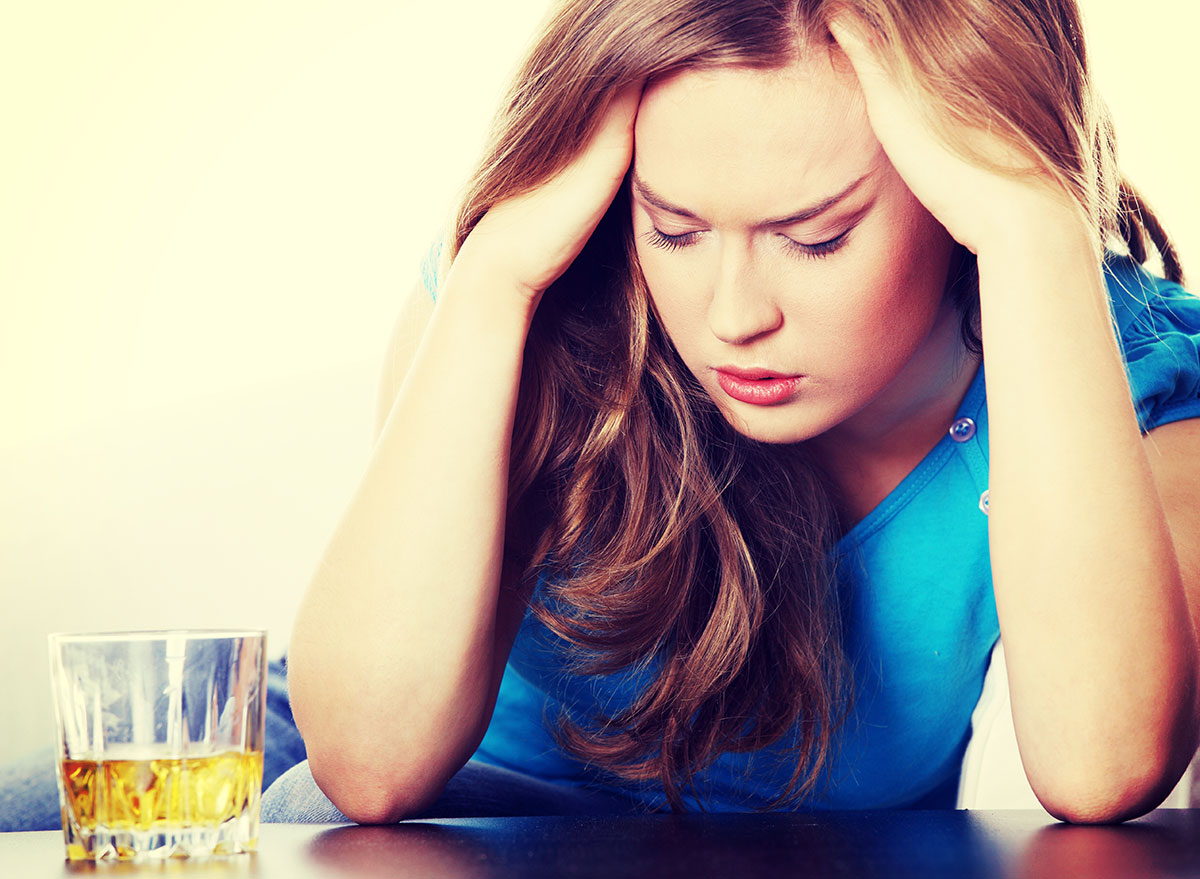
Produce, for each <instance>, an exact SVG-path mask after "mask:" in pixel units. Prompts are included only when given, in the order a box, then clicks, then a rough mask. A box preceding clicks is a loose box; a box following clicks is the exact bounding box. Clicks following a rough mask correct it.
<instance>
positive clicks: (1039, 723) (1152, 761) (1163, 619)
mask: <svg viewBox="0 0 1200 879" xmlns="http://www.w3.org/2000/svg"><path fill="white" fill-rule="evenodd" d="M845 24H846V25H848V26H843V27H835V29H834V30H835V34H836V36H837V39H838V41H839V43H840V44H841V46H842V48H843V49H844V50H845V51H846V53H847V55H848V56H849V57H850V60H851V61H852V63H853V65H854V68H855V71H856V73H857V74H858V77H859V81H860V84H861V85H862V88H863V93H864V97H865V99H866V101H867V107H868V112H869V115H870V118H871V123H872V126H873V128H874V130H875V133H876V135H877V136H878V137H879V140H880V142H881V143H882V144H883V146H884V148H885V150H886V151H887V154H888V157H889V159H891V161H892V164H893V165H895V167H896V169H897V170H898V171H899V172H900V174H901V176H902V177H903V178H904V180H905V182H906V183H907V184H908V186H909V188H910V189H911V190H912V191H913V193H914V194H915V195H916V196H917V197H918V198H919V199H920V200H921V202H922V203H923V204H924V205H925V207H926V208H927V209H928V210H930V212H931V213H933V214H934V216H935V217H937V219H938V220H939V221H941V222H942V224H943V225H944V226H945V227H946V228H947V230H948V231H949V232H950V233H951V235H953V236H954V237H955V239H956V240H958V241H959V242H960V243H962V244H964V245H965V246H967V247H969V248H970V249H971V250H972V251H973V252H974V253H975V254H976V255H977V257H978V263H979V277H980V303H981V316H982V331H983V345H984V350H985V358H986V364H987V382H988V423H989V448H990V468H991V476H990V487H989V490H990V494H989V539H990V546H991V562H992V573H993V582H994V587H995V593H996V607H997V612H998V615H999V620H1000V628H1001V631H1002V633H1003V638H1004V642H1005V655H1006V657H1007V659H1008V666H1009V686H1010V690H1011V695H1012V706H1013V719H1014V723H1015V726H1016V732H1017V740H1018V744H1019V746H1020V750H1021V758H1022V762H1023V763H1024V766H1025V770H1026V773H1027V775H1028V776H1029V780H1030V783H1031V785H1032V786H1033V789H1034V791H1035V793H1036V794H1037V795H1038V798H1039V799H1040V800H1041V801H1042V803H1043V804H1044V805H1045V806H1046V808H1047V809H1048V810H1049V811H1050V812H1051V813H1053V814H1054V815H1056V816H1058V817H1061V818H1065V819H1068V820H1073V821H1112V820H1122V819H1125V818H1130V817H1133V816H1135V815H1137V814H1141V813H1143V812H1145V811H1148V810H1149V809H1151V808H1153V807H1154V806H1156V805H1158V803H1159V802H1161V800H1162V798H1163V797H1164V796H1166V794H1167V793H1169V792H1170V790H1171V788H1172V787H1173V785H1174V783H1175V781H1176V780H1177V779H1178V778H1179V776H1180V774H1181V773H1182V772H1183V770H1184V768H1185V767H1186V764H1187V761H1188V759H1190V757H1191V755H1192V753H1194V751H1195V748H1196V739H1197V726H1198V720H1197V644H1196V632H1195V628H1194V626H1193V622H1192V615H1191V613H1189V607H1188V601H1187V597H1186V596H1187V595H1189V594H1190V595H1192V596H1196V595H1197V593H1198V592H1200V589H1198V584H1197V583H1196V581H1195V572H1196V567H1195V559H1196V555H1197V552H1198V547H1200V527H1198V526H1197V522H1196V517H1195V514H1194V513H1192V512H1191V511H1190V510H1189V509H1186V508H1185V507H1186V504H1187V503H1188V501H1187V496H1186V495H1179V494H1176V493H1175V491H1174V488H1173V487H1166V486H1164V490H1163V491H1161V492H1160V490H1159V487H1158V486H1157V485H1156V480H1155V474H1156V472H1157V473H1158V474H1161V477H1162V478H1167V479H1180V480H1182V481H1183V482H1184V484H1185V485H1187V486H1189V487H1191V488H1192V489H1193V490H1194V488H1195V487H1196V483H1197V479H1196V476H1195V475H1193V473H1194V471H1189V470H1188V465H1187V464H1186V463H1185V462H1186V461H1188V460H1192V461H1194V460H1200V443H1198V442H1197V433H1198V431H1196V430H1195V429H1190V430H1186V429H1174V430H1172V431H1170V432H1169V433H1168V434H1165V435H1164V442H1162V443H1161V444H1160V445H1159V448H1158V450H1157V455H1158V457H1157V459H1156V463H1155V465H1154V466H1153V467H1152V466H1151V463H1150V459H1149V458H1148V456H1147V443H1153V442H1154V435H1153V434H1152V435H1151V437H1150V438H1149V439H1148V440H1146V441H1143V440H1142V438H1141V436H1140V434H1139V430H1138V425H1137V420H1136V417H1135V414H1134V411H1133V406H1132V403H1131V400H1130V391H1129V385H1128V382H1127V379H1126V376H1125V372H1124V368H1123V365H1122V361H1121V356H1120V352H1119V349H1118V347H1117V341H1116V337H1115V335H1114V332H1113V328H1112V320H1111V317H1110V313H1109V309H1108V303H1107V296H1106V291H1105V287H1104V282H1103V276H1102V273H1101V264H1100V257H1099V252H1098V251H1099V248H1098V246H1097V243H1096V241H1095V240H1094V237H1093V235H1092V234H1091V233H1090V231H1089V230H1088V229H1087V227H1086V225H1085V223H1084V221H1083V219H1082V217H1081V216H1080V215H1079V213H1078V212H1077V211H1075V210H1074V209H1073V206H1072V205H1071V204H1070V202H1069V199H1068V198H1067V196H1066V194H1065V193H1063V192H1062V191H1061V190H1058V189H1057V188H1056V185H1055V184H1054V183H1053V182H1051V181H1048V180H1046V179H1045V178H1043V177H1042V176H1041V175H1031V174H1026V175H1024V176H1020V175H1006V174H998V173H994V172H992V171H989V170H985V169H983V168H980V167H978V166H975V165H973V164H971V163H968V162H966V161H964V160H962V159H961V158H959V157H958V156H957V155H955V154H953V153H951V152H950V151H949V150H948V149H947V148H946V147H945V146H944V145H943V143H942V142H941V141H940V139H939V138H938V137H937V136H936V135H934V134H933V133H932V132H931V131H929V130H928V127H927V125H926V124H925V123H924V122H923V120H922V117H921V115H920V112H919V111H918V110H917V109H916V108H914V107H913V106H912V104H911V103H910V102H909V101H908V100H907V99H906V97H905V95H904V94H903V92H902V90H901V89H900V88H899V87H898V85H897V84H896V83H895V82H894V81H893V80H892V79H891V78H890V77H889V76H888V75H887V74H886V72H885V71H884V69H883V67H882V65H881V64H880V63H879V62H878V60H877V58H876V56H875V55H874V54H873V52H872V50H871V48H870V46H869V43H868V42H866V41H865V40H863V39H862V38H861V37H860V36H859V35H858V34H859V31H858V29H857V28H855V27H854V26H853V24H852V23H851V22H846V23H845ZM961 133H962V134H964V135H965V136H968V137H974V138H976V145H977V146H978V147H979V148H980V149H981V151H982V152H984V153H985V154H989V155H991V156H992V157H993V158H994V159H995V160H996V162H997V164H998V165H1001V166H1003V165H1005V164H1008V165H1013V166H1016V165H1019V163H1020V159H1019V158H1018V157H1015V156H1012V155H1011V154H1009V153H1008V151H1007V148H1006V147H1005V146H1004V144H1003V143H1001V142H1000V141H999V140H998V139H994V138H992V137H991V135H988V134H986V133H984V132H965V131H964V132H961ZM1191 497H1193V498H1194V497H1195V495H1194V494H1192V495H1191ZM1173 532H1174V533H1173ZM1181 559H1182V560H1185V562H1186V563H1185V564H1184V565H1182V566H1181V564H1180V560H1181ZM1193 603H1195V598H1193ZM1198 609H1200V608H1198Z"/></svg>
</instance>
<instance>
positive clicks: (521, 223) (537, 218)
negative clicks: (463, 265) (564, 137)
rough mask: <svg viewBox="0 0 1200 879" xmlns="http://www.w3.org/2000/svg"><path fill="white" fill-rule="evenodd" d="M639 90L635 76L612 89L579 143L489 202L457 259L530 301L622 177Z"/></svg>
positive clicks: (579, 242) (560, 267)
mask: <svg viewBox="0 0 1200 879" xmlns="http://www.w3.org/2000/svg"><path fill="white" fill-rule="evenodd" d="M641 96H642V84H641V83H636V84H634V85H631V86H628V87H626V88H625V89H624V90H623V91H621V92H620V93H618V94H617V96H616V97H615V98H614V99H613V101H612V103H611V104H610V105H609V107H608V109H607V111H606V112H605V114H604V118H603V119H602V120H601V121H600V126H599V128H598V129H597V131H596V133H595V134H594V135H593V136H592V139H591V141H590V142H589V143H588V144H587V146H585V147H584V149H583V151H582V152H581V153H580V154H579V155H578V156H576V157H575V159H574V160H573V161H572V162H571V163H570V164H569V165H567V166H566V167H565V168H564V169H563V170H562V171H560V172H559V173H558V174H557V175H555V176H554V177H552V178H551V179H549V180H547V181H546V182H545V183H543V184H542V185H540V186H538V187H537V188H535V189H533V190H531V191H529V192H526V193H524V194H522V195H518V196H514V197H512V198H508V199H505V200H504V201H502V202H500V203H499V204H496V205H494V206H493V207H492V208H491V209H490V210H489V211H488V212H487V213H486V214H485V215H484V216H483V218H482V219H481V220H480V221H479V223H478V224H476V226H475V228H474V229H473V230H472V231H471V234H470V235H469V236H468V237H467V240H466V241H465V242H464V244H463V247H462V250H461V251H460V252H459V256H458V259H459V260H462V259H469V260H471V261H472V262H477V263H478V264H481V265H483V266H485V267H486V269H487V271H488V272H489V273H490V274H491V275H492V277H499V278H503V279H504V280H506V281H508V282H511V283H514V284H516V285H517V287H518V289H520V290H521V291H522V292H523V293H525V294H526V295H527V296H528V297H529V300H530V303H531V304H532V305H533V306H534V307H536V305H537V302H538V301H539V299H540V298H541V295H542V293H543V292H545V290H546V288H547V287H549V286H550V285H551V284H552V283H554V281H555V280H556V279H557V278H558V277H559V276H560V275H562V273H563V272H565V271H566V270H567V267H568V266H570V264H571V262H572V261H573V260H574V259H575V257H576V256H578V255H579V252H580V251H581V250H583V246H584V244H586V243H587V240H588V238H589V237H590V236H591V234H592V232H593V231H594V230H595V228H596V225H597V224H598V223H599V222H600V219H601V218H602V217H603V216H604V212H605V211H606V210H608V206H609V204H611V203H612V200H613V197H614V196H615V195H616V194H617V190H618V189H619V188H620V186H621V181H622V180H624V178H625V172H626V171H627V170H628V169H629V163H630V161H631V160H632V157H633V123H634V119H635V118H636V116H637V108H638V103H639V102H640V101H641ZM456 262H457V260H456Z"/></svg>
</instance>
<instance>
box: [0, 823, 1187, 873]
mask: <svg viewBox="0 0 1200 879" xmlns="http://www.w3.org/2000/svg"><path fill="white" fill-rule="evenodd" d="M62 857H63V849H62V835H61V834H60V833H58V832H52V833H51V832H46V833H8V834H0V877H4V879H49V877H64V876H80V875H91V876H106V875H111V876H128V877H140V876H157V877H187V879H207V877H221V879H243V877H245V879H251V877H252V879H335V877H368V879H369V877H388V879H391V877H409V876H411V877H424V876H449V877H462V879H485V877H501V876H503V877H513V876H536V877H555V879H557V877H590V876H595V877H622V876H647V877H654V879H672V877H682V879H701V877H708V876H713V877H716V876H719V877H723V879H746V877H759V876H771V877H775V876H814V877H833V876H838V877H842V876H852V877H887V879H903V877H910V876H911V877H921V879H935V877H954V879H973V877H1023V879H1026V877H1027V879H1070V877H1075V876H1079V877H1087V879H1117V877H1120V879H1137V877H1160V876H1172V877H1174V876H1193V877H1200V809H1159V810H1157V811H1155V812H1152V813H1151V814H1150V815H1148V816H1146V817H1145V818H1141V819H1139V820H1137V821H1131V822H1128V823H1126V824H1121V825H1115V826H1104V827H1081V826H1070V825H1065V824H1060V823H1058V822H1055V821H1054V820H1053V819H1051V818H1050V817H1049V816H1047V815H1046V814H1045V813H1044V812H1025V811H1006V812H954V811H942V812H901V811H895V812H837V813H824V814H820V813H818V814H787V815H784V814H772V815H687V816H680V817H673V816H664V815H654V816H642V817H620V818H457V819H441V820H436V821H421V822H409V823H405V824H399V825H393V826H388V827H356V826H352V825H351V826H328V825H325V826H319V825H298V824H268V825H264V826H263V828H262V834H261V837H260V841H259V851H258V852H257V853H256V854H253V855H241V856H235V857H230V858H223V859H217V860H211V861H207V862H193V861H171V862H167V863H149V864H145V865H132V864H121V863H103V864H88V863H69V862H65V861H63V859H62Z"/></svg>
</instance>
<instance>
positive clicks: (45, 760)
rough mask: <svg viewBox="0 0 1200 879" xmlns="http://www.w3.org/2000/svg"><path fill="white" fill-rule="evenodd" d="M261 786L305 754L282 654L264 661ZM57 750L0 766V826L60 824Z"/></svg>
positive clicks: (46, 827)
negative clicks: (265, 662)
mask: <svg viewBox="0 0 1200 879" xmlns="http://www.w3.org/2000/svg"><path fill="white" fill-rule="evenodd" d="M263 738H264V744H263V788H264V789H265V788H267V787H268V786H269V785H271V784H272V783H274V781H275V779H276V778H278V777H279V776H280V775H282V774H283V773H284V772H285V771H286V770H288V769H290V768H291V767H293V766H295V765H296V764H297V763H299V762H300V761H301V760H303V759H304V758H305V751H304V740H303V739H301V738H300V733H299V731H298V730H297V729H296V723H295V721H294V720H292V709H291V706H290V704H289V703H288V695H287V666H286V660H276V661H273V662H271V663H270V664H269V665H268V667H267V716H266V727H265V729H264V736H263ZM57 763H58V755H57V752H56V750H55V748H54V747H53V746H51V747H48V748H44V749H42V750H39V751H35V752H34V753H32V754H29V755H27V756H26V757H24V758H22V759H20V760H18V761H16V762H14V763H10V764H9V765H7V766H0V831H11V830H59V829H61V827H62V813H61V811H60V809H59V804H58V781H57V780H56V779H57V774H58V766H57Z"/></svg>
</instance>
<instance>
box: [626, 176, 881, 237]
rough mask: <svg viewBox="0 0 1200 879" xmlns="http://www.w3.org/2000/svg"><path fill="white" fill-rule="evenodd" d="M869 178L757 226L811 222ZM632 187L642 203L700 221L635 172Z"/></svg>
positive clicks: (864, 177)
mask: <svg viewBox="0 0 1200 879" xmlns="http://www.w3.org/2000/svg"><path fill="white" fill-rule="evenodd" d="M870 176H871V172H870V171H868V172H867V173H865V174H863V175H862V176H861V177H859V178H858V179H857V180H855V181H854V182H853V183H851V184H850V185H849V186H846V187H845V188H844V189H842V190H841V191H840V192H838V193H835V194H834V195H831V196H828V197H827V198H823V199H821V200H820V201H818V202H817V203H816V204H814V205H811V206H809V207H806V208H803V209H801V210H799V211H796V212H795V213H793V214H788V215H787V216H786V217H775V218H772V219H769V220H763V221H762V222H761V223H759V224H758V225H759V226H791V225H792V224H793V223H803V222H804V221H806V220H811V219H812V218H813V217H816V216H819V215H820V214H823V213H824V212H825V211H827V210H829V209H830V208H831V207H833V206H834V205H835V204H837V203H838V202H840V201H842V200H843V199H844V198H847V197H848V196H849V195H850V194H851V193H853V192H854V190H856V189H858V187H859V186H860V185H861V184H862V182H863V181H864V180H866V179H867V178H868V177H870ZM633 186H634V188H635V189H637V191H638V194H639V195H640V196H641V197H642V199H643V200H644V201H646V202H647V203H648V204H652V205H654V207H656V208H658V209H659V210H661V211H666V212H667V213H669V214H675V215H676V216H678V217H685V218H687V219H689V220H701V217H699V216H697V215H696V214H694V213H692V212H691V211H689V210H688V209H687V208H682V207H680V206H679V205H676V204H671V202H669V201H667V200H666V199H665V198H663V197H662V196H661V195H659V194H658V193H657V192H655V191H654V190H653V189H652V188H650V186H648V185H647V184H646V181H645V180H643V179H642V178H641V177H639V176H638V174H637V172H636V171H634V172H633Z"/></svg>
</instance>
